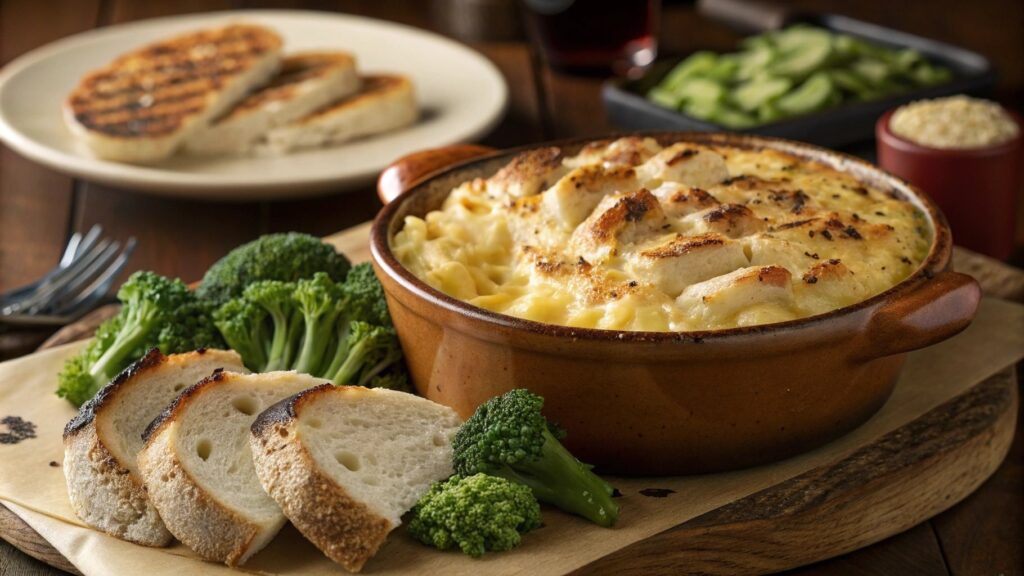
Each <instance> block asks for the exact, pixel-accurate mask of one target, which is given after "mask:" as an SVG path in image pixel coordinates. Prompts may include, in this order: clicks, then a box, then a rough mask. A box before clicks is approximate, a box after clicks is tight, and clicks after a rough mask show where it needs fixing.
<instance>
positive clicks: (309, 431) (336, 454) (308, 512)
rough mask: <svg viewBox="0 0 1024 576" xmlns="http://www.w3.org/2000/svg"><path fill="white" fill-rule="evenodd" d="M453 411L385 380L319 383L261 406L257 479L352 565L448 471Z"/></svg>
mask: <svg viewBox="0 0 1024 576" xmlns="http://www.w3.org/2000/svg"><path fill="white" fill-rule="evenodd" d="M461 424H462V422H461V420H459V417H458V415H457V414H456V413H455V411H454V410H452V409H451V408H448V407H447V406H442V405H440V404H435V403H434V402H431V401H430V400H427V399H425V398H420V397H419V396H414V395H412V394H407V393H404V392H396V391H393V390H384V389H368V388H361V387H358V386H333V385H323V386H318V387H316V388H312V389H310V390H306V391H305V392H302V393H300V394H298V395H296V396H293V397H291V398H288V399H287V400H285V401H283V402H281V403H279V404H276V405H274V406H273V407H271V408H270V409H269V410H267V411H266V412H263V413H262V414H260V416H259V418H257V419H256V422H255V423H254V424H253V426H252V438H251V442H252V451H253V459H254V460H255V463H256V473H257V475H258V476H259V479H260V482H261V483H262V484H263V487H264V488H265V489H266V491H267V493H268V494H270V495H271V496H272V497H273V498H274V500H276V501H277V503H278V504H279V505H280V506H281V509H282V510H283V511H284V514H285V516H287V517H288V519H289V520H291V522H292V524H294V525H295V527H296V528H298V529H299V531H300V532H302V534H303V535H304V536H305V537H306V538H307V539H309V540H310V541H311V542H313V544H315V545H316V546H317V547H318V548H320V550H322V551H323V552H324V554H326V555H327V556H328V557H329V558H330V559H331V560H334V561H335V562H337V563H339V564H341V565H342V566H344V567H345V568H347V569H348V570H350V571H353V572H358V571H359V570H360V569H361V568H362V567H363V564H364V563H365V562H366V561H367V560H369V559H370V558H371V557H373V555H374V554H376V552H377V550H378V548H380V546H381V545H382V544H383V543H384V540H385V539H386V538H387V535H388V533H389V532H391V530H393V529H394V528H395V527H397V526H398V525H399V524H401V522H402V520H401V518H402V514H404V513H405V512H407V511H408V510H409V509H411V508H412V507H413V505H414V504H416V502H417V500H419V499H420V497H422V496H423V494H425V493H426V492H427V490H428V489H429V488H430V485H431V484H432V483H434V482H437V481H439V480H444V479H445V478H447V477H448V476H451V474H452V447H451V442H452V438H453V437H454V436H455V432H456V430H458V428H459V426H460V425H461Z"/></svg>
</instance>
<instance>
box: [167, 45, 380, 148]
mask: <svg viewBox="0 0 1024 576" xmlns="http://www.w3.org/2000/svg"><path fill="white" fill-rule="evenodd" d="M359 85H360V80H359V76H358V74H356V61H355V59H354V58H353V57H352V56H351V55H350V54H347V53H345V52H308V53H302V54H295V55H292V56H288V57H286V58H285V59H284V60H283V61H282V62H281V71H280V72H278V74H277V76H275V77H274V78H273V79H271V81H270V83H269V84H267V85H266V86H264V87H263V88H260V89H259V90H257V91H256V92H253V93H252V94H250V95H249V96H248V97H246V98H245V99H244V100H242V101H241V102H239V103H238V104H237V105H236V106H235V107H234V108H232V109H231V110H230V111H229V112H228V113H227V114H226V115H224V116H222V117H220V118H218V119H215V120H214V121H213V123H211V124H210V125H209V126H206V127H204V128H201V129H200V130H198V131H197V132H196V133H195V134H193V135H192V136H191V137H190V138H189V139H188V141H187V142H186V143H185V150H186V151H187V152H189V153H190V154H243V153H245V152H247V151H249V149H250V148H251V146H252V144H253V141H255V140H256V139H257V138H259V137H260V136H262V135H263V134H264V133H266V132H267V130H269V129H271V128H273V127H275V126H280V125H282V124H287V123H289V122H291V121H293V120H297V119H299V118H302V117H304V116H307V115H309V114H310V113H312V112H313V111H315V110H317V109H319V108H322V107H324V106H326V105H327V104H329V103H331V102H334V101H336V100H338V99H339V98H342V97H344V96H348V95H350V94H352V93H354V92H355V91H356V90H358V89H359Z"/></svg>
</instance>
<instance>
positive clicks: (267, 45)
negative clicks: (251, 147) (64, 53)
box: [64, 24, 282, 163]
mask: <svg viewBox="0 0 1024 576" xmlns="http://www.w3.org/2000/svg"><path fill="white" fill-rule="evenodd" d="M281 44H282V41H281V37H280V36H278V35H277V34H276V33H275V32H274V31H272V30H270V29H268V28H264V27H262V26H254V25H248V24H232V25H228V26H223V27H221V28H214V29H208V30H200V31H197V32H192V33H189V34H183V35H181V36H177V37H175V38H171V39H168V40H165V41H163V42H157V43H155V44H150V45H149V46H145V47H143V48H140V49H138V50H135V51H134V52H129V53H128V54H125V55H123V56H121V57H119V58H117V59H116V60H114V61H113V62H111V63H110V64H109V65H107V66H105V67H103V68H100V69H98V70H95V71H93V72H90V73H89V74H88V75H86V76H85V77H84V78H82V80H81V82H80V83H79V84H78V86H77V87H76V88H75V89H74V90H73V91H72V92H71V94H70V96H68V99H67V101H66V102H65V105H64V119H65V123H66V124H67V125H68V128H69V129H70V130H71V132H72V133H73V134H74V135H75V136H77V137H78V138H80V139H81V141H82V142H84V143H85V145H86V146H87V147H88V148H89V150H90V151H91V152H92V153H93V154H95V155H96V156H98V157H100V158H105V159H108V160H116V161H121V162H137V163H146V162H155V161H159V160H162V159H164V158H167V157H168V156H170V155H171V154H172V153H173V152H174V151H175V149H176V148H178V146H179V145H180V144H181V143H182V142H183V141H184V140H185V139H186V138H187V137H188V136H189V135H190V134H191V133H192V132H194V131H195V130H196V129H198V128H200V127H202V126H204V125H206V124H207V123H208V122H209V121H210V119H211V118H213V117H215V116H217V115H219V114H221V113H223V112H224V111H225V110H227V109H228V108H230V107H231V106H232V105H234V104H235V103H236V102H238V101H239V100H241V99H242V98H243V97H244V96H245V95H246V94H247V93H248V92H249V91H251V90H252V89H253V88H255V87H256V86H259V85H260V84H263V83H265V82H266V81H267V80H269V79H270V77H271V76H273V75H274V73H275V72H277V68H278V66H279V65H280V61H281Z"/></svg>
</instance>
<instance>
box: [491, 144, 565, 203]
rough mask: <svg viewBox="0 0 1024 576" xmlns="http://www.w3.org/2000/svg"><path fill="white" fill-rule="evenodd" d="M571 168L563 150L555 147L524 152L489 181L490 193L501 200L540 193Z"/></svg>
mask: <svg viewBox="0 0 1024 576" xmlns="http://www.w3.org/2000/svg"><path fill="white" fill-rule="evenodd" d="M568 171H569V169H568V168H566V167H565V166H563V165H562V151H561V150H560V149H559V148H556V147H554V146H552V147H550V148H538V149H536V150H530V151H529V152H524V153H522V154H520V155H518V156H516V157H515V158H513V159H512V161H511V162H509V163H508V164H506V165H505V166H504V167H503V168H502V169H501V170H499V171H498V173H497V174H495V175H494V176H491V178H490V179H489V180H488V184H489V185H490V186H489V187H488V189H489V190H499V191H501V192H500V194H499V197H503V196H507V197H511V198H522V197H524V196H533V195H534V194H540V193H541V192H543V191H544V190H546V189H547V188H548V187H549V186H551V185H552V184H554V183H555V182H557V181H558V180H559V179H560V178H561V177H562V176H564V175H565V173H566V172H568Z"/></svg>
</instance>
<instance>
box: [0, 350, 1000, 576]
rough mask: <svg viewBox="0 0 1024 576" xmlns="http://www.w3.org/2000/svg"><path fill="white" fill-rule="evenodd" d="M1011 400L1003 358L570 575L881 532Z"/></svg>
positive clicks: (819, 547) (835, 548) (941, 478)
mask: <svg viewBox="0 0 1024 576" xmlns="http://www.w3.org/2000/svg"><path fill="white" fill-rule="evenodd" d="M1017 409H1018V406H1017V382H1016V375H1015V373H1014V370H1013V368H1008V369H1006V370H1003V371H1001V372H999V373H997V374H996V375H994V376H992V377H990V378H988V379H987V380H985V381H984V382H981V383H979V384H978V385H976V386H975V387H973V388H972V389H970V390H969V391H967V392H965V393H963V394H961V395H960V396H958V397H956V398H953V399H951V400H950V401H948V402H946V403H944V404H943V405H941V406H939V407H938V408H935V409H933V410H932V411H930V412H928V413H927V414H925V415H924V416H921V417H920V418H918V419H916V420H914V421H912V422H909V423H907V424H905V425H904V426H902V427H900V428H898V429H897V430H895V431H893V432H891V433H889V434H886V435H884V436H882V437H881V438H880V439H878V440H877V441H875V442H872V443H870V444H868V445H866V446H864V447H862V448H860V449H859V450H857V451H856V452H854V453H853V454H850V455H849V456H846V457H843V458H841V459H839V460H837V461H835V462H833V463H831V464H829V465H825V466H822V467H819V468H816V469H814V470H811V471H808V472H806V473H804V474H801V475H800V476H797V477H795V478H792V479H790V480H787V481H785V482H782V483H780V484H777V485H775V486H773V487H771V488H768V489H765V490H762V491H760V492H758V493H755V494H753V495H751V496H748V497H746V498H743V499H740V500H738V501H736V502H733V503H732V504H729V505H726V506H723V507H721V508H718V509H716V510H713V511H711V512H708V513H706V514H703V515H701V516H698V517H697V518H694V519H692V520H690V521H687V522H685V523H683V524H681V525H679V526H677V527H674V528H671V529H669V530H666V531H664V532H661V533H659V534H656V535H654V536H652V537H650V538H648V539H646V540H643V541H641V542H638V543H635V544H632V545H630V546H627V547H625V548H623V549H621V550H619V551H617V552H614V553H612V554H610V555H608V556H605V557H604V558H602V559H600V560H598V561H595V562H593V563H591V564H588V565H587V566H584V567H582V568H580V569H579V570H577V571H575V572H574V574H588V575H590V574H617V575H631V574H669V573H671V574H729V575H741V574H763V573H767V572H774V571H778V570H783V569H787V568H791V567H793V566H799V565H802V564H807V563H810V562H815V561H818V560H822V559H824V558H830V557H832V556H836V555H839V554H843V553H845V552H848V551H850V550H855V549H857V548H859V547H862V546H865V545H867V544H871V543H874V542H877V541H879V540H882V539H884V538H887V537H889V536H891V535H893V534H897V533H899V532H902V531H904V530H907V529H909V528H911V527H913V526H915V525H918V524H919V523H920V522H922V521H923V520H925V519H927V518H929V517H931V516H932V515H934V514H936V513H937V512H940V511H942V510H945V509H946V508H948V507H950V506H952V505H953V504H955V503H956V502H958V501H959V500H960V499H962V498H963V497H964V496H965V495H967V494H969V493H970V492H971V491H973V490H974V489H975V488H977V486H978V485H979V484H980V483H981V482H982V481H984V480H985V478H987V477H988V476H989V475H990V474H991V473H992V472H993V471H994V470H995V469H996V468H997V467H998V466H999V463H1000V462H1001V460H1002V458H1003V456H1004V455H1005V454H1006V451H1007V449H1008V447H1009V445H1010V443H1011V441H1012V439H1013V436H1014V428H1015V424H1016V419H1017ZM0 508H2V506H0ZM11 516H12V515H11V514H10V513H9V512H8V513H6V514H4V513H3V511H2V510H0V535H2V536H3V537H4V539H6V540H8V541H9V542H11V543H12V544H13V545H15V546H16V547H18V548H19V549H22V550H23V551H25V552H26V553H28V554H29V555H31V556H33V557H36V558H39V559H41V560H43V561H45V562H48V563H52V564H53V565H55V566H57V567H60V568H62V569H66V568H67V563H66V561H64V562H63V564H61V563H60V559H59V558H54V557H53V554H57V552H56V550H53V549H52V547H50V546H49V545H48V544H46V542H45V541H44V540H43V539H42V538H41V537H39V536H38V535H37V534H35V533H34V532H32V531H31V529H29V531H28V532H26V531H25V528H27V527H26V526H24V524H23V523H20V522H18V521H12V520H11V518H10V517H11ZM34 534H35V536H33V535H34ZM882 550H883V551H884V550H886V548H884V547H883V548H882ZM58 556H59V554H58ZM897 557H898V558H900V560H901V561H902V562H905V563H907V565H910V566H916V567H917V568H919V569H921V570H923V569H924V568H926V567H928V566H929V564H927V563H928V562H932V565H935V564H934V561H935V560H934V557H931V560H926V559H922V558H915V557H913V556H910V557H907V556H906V555H897ZM925 557H926V558H927V555H926V556H925ZM846 564H850V563H849V562H847V563H846ZM852 565H853V566H856V563H855V562H854V563H853V564H852ZM897 565H898V564H893V563H892V561H890V564H888V566H890V567H894V566H897ZM865 573H871V572H865ZM893 573H900V574H908V573H921V574H925V573H928V574H934V573H935V572H923V571H917V570H915V571H912V572H902V571H901V572H893Z"/></svg>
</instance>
